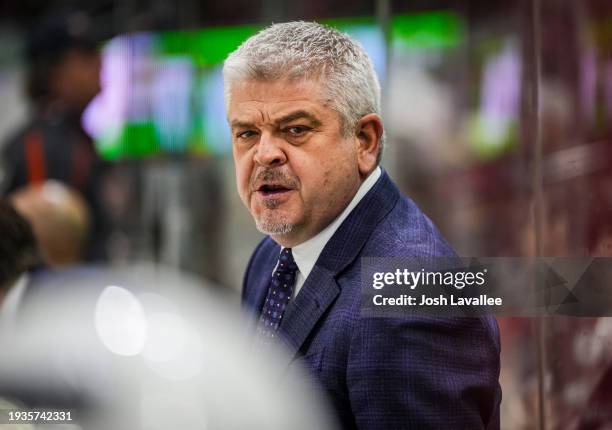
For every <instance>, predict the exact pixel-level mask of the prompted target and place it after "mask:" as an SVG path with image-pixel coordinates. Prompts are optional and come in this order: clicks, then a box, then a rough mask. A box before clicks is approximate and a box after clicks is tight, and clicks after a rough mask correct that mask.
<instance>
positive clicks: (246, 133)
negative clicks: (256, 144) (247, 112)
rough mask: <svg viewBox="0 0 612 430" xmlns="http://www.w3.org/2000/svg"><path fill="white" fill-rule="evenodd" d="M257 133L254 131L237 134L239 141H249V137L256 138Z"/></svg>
mask: <svg viewBox="0 0 612 430" xmlns="http://www.w3.org/2000/svg"><path fill="white" fill-rule="evenodd" d="M255 134H256V133H255V132H254V131H253V130H247V131H241V132H238V133H236V137H237V138H238V139H248V138H249V137H253V136H255Z"/></svg>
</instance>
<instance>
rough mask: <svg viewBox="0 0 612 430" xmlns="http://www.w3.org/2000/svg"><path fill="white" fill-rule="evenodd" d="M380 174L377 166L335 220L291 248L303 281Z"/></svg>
mask: <svg viewBox="0 0 612 430" xmlns="http://www.w3.org/2000/svg"><path fill="white" fill-rule="evenodd" d="M381 174H382V172H381V169H380V167H378V166H377V167H376V169H374V171H373V172H372V173H370V175H369V176H368V177H367V178H366V180H365V181H363V183H362V184H361V186H360V187H359V189H358V190H357V193H356V194H355V196H354V197H353V199H352V200H351V202H350V203H349V204H348V206H347V207H346V208H344V210H343V211H342V213H341V214H340V215H339V216H338V217H337V218H336V219H335V220H333V221H332V222H331V223H330V224H329V225H328V226H327V227H325V228H324V229H323V230H321V231H320V232H319V233H318V234H317V235H316V236H314V237H312V238H310V239H308V240H307V241H306V242H304V243H300V244H299V245H296V246H294V247H293V248H291V251H292V254H293V259H294V260H295V263H296V264H297V266H298V269H299V270H300V274H301V275H302V276H303V277H304V279H306V278H308V275H310V272H311V271H312V268H313V267H314V265H315V263H316V262H317V260H318V258H319V255H321V252H323V248H325V245H326V244H327V242H328V241H329V240H330V239H331V238H332V236H333V235H334V233H335V232H336V230H338V228H339V227H340V225H341V224H342V222H343V221H344V220H345V219H346V217H348V216H349V214H350V213H351V212H352V211H353V209H355V206H357V204H358V203H359V202H360V201H361V199H363V197H364V196H365V195H366V194H367V193H368V191H370V189H372V187H373V186H374V184H375V183H376V181H377V180H378V178H380V175H381Z"/></svg>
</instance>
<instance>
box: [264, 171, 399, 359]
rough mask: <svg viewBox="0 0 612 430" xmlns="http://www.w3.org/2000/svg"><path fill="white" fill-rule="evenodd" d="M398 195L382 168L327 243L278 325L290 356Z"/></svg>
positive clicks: (311, 326) (329, 304) (310, 328)
mask: <svg viewBox="0 0 612 430" xmlns="http://www.w3.org/2000/svg"><path fill="white" fill-rule="evenodd" d="M399 196H400V194H399V191H398V190H397V188H396V187H395V185H394V184H393V182H391V180H390V179H389V176H388V175H387V173H386V172H384V171H383V174H382V176H381V177H380V179H379V180H378V181H377V182H376V184H375V185H374V187H373V188H372V189H371V190H370V191H369V192H368V193H367V194H366V195H365V196H364V197H363V199H362V200H361V201H360V202H359V204H358V205H357V206H356V207H355V209H354V210H353V212H351V214H350V215H349V216H348V217H347V218H346V219H345V220H344V222H343V223H342V225H341V226H340V227H339V228H338V230H337V231H336V233H334V235H333V236H332V238H331V239H330V241H329V242H328V243H327V245H325V248H324V249H323V252H321V255H320V256H319V259H318V260H317V263H316V264H315V266H314V268H313V269H312V272H310V275H309V276H308V279H306V282H305V283H304V285H303V287H302V289H301V290H300V293H299V294H298V295H297V297H296V299H295V301H294V302H293V305H291V306H289V308H288V309H287V310H286V313H285V316H284V318H283V321H282V323H281V325H280V327H279V331H280V335H281V336H280V337H281V338H282V339H283V341H284V342H285V344H286V346H287V347H288V349H289V353H290V357H288V358H290V359H293V357H295V355H296V354H297V352H298V351H299V350H300V348H301V346H302V345H303V343H304V341H305V340H306V339H307V338H308V336H309V334H310V333H311V332H312V330H313V328H314V326H315V325H316V323H317V321H318V320H319V319H320V318H321V316H322V315H323V313H324V312H325V311H326V309H327V308H328V307H329V306H331V304H332V303H333V302H334V300H335V299H336V297H337V296H338V294H339V293H340V287H339V285H338V283H337V282H336V277H337V276H338V275H339V274H340V272H342V270H344V269H345V268H346V267H347V266H348V265H349V264H350V263H352V262H353V261H354V260H355V259H356V258H357V256H358V255H359V253H360V252H361V249H362V248H363V246H364V245H365V243H366V241H367V239H368V238H369V237H370V235H371V234H372V231H374V228H375V227H376V225H378V223H379V222H380V221H381V220H382V218H383V217H384V216H385V215H387V214H388V213H389V211H390V210H391V209H392V208H393V206H395V204H396V203H397V201H398V199H399ZM271 270H272V269H271ZM262 303H263V299H262Z"/></svg>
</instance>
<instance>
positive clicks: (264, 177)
mask: <svg viewBox="0 0 612 430" xmlns="http://www.w3.org/2000/svg"><path fill="white" fill-rule="evenodd" d="M266 182H274V183H279V184H281V185H283V186H285V187H287V188H297V186H298V184H299V182H298V180H297V179H296V178H293V177H291V176H289V175H287V174H286V173H285V172H283V171H282V170H277V169H274V170H262V171H260V172H259V173H257V174H256V175H255V176H253V177H252V178H251V181H250V184H249V186H250V188H251V190H256V189H257V188H259V185H260V184H262V183H266Z"/></svg>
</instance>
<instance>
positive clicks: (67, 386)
mask: <svg viewBox="0 0 612 430" xmlns="http://www.w3.org/2000/svg"><path fill="white" fill-rule="evenodd" d="M28 289H29V291H28V294H27V297H28V299H27V300H26V301H25V302H24V309H23V311H22V315H21V317H22V318H21V320H20V321H19V325H18V329H16V330H15V331H12V332H9V333H3V334H2V335H1V337H0V350H2V351H3V353H2V354H1V355H0V410H8V409H19V410H21V411H26V410H30V409H70V410H73V411H74V413H73V418H74V421H73V422H72V423H71V424H69V425H64V424H61V425H59V424H54V425H52V426H50V428H54V429H55V430H59V429H62V428H66V429H68V428H70V429H79V428H82V429H110V428H112V429H151V430H153V429H160V430H161V429H164V430H167V429H288V428H291V429H321V430H325V429H332V428H335V427H333V426H332V423H331V420H330V418H329V414H328V412H327V409H326V406H325V405H324V403H323V402H322V401H321V398H320V396H319V394H318V392H317V391H316V389H315V388H314V387H313V386H311V385H310V384H309V382H307V378H306V377H305V376H304V375H301V374H297V373H296V372H293V371H292V372H287V369H283V368H282V367H281V365H280V364H278V363H279V361H281V360H279V357H281V354H284V351H281V350H272V351H267V352H263V353H262V352H257V353H254V351H253V350H252V348H251V345H250V343H249V341H248V338H247V336H245V335H246V331H245V330H244V328H243V327H244V325H243V324H242V323H243V322H245V317H244V316H242V315H240V314H239V313H238V311H237V310H236V309H235V307H234V306H232V305H230V304H229V303H227V302H226V300H224V297H221V296H218V295H217V294H216V293H214V292H211V291H214V290H206V289H204V288H202V285H201V283H199V281H198V282H196V281H195V280H194V279H191V278H188V277H186V276H185V275H182V274H180V273H176V272H172V271H170V270H168V269H164V270H161V269H159V268H157V269H155V268H152V267H138V268H129V269H125V270H113V271H110V270H106V269H75V270H70V271H66V272H57V273H56V274H51V275H48V276H43V277H42V279H38V280H36V279H35V280H34V281H33V282H32V283H31V285H29V286H28ZM1 428H10V429H18V428H46V426H41V425H37V426H33V425H31V424H27V425H23V426H21V427H19V426H16V425H14V424H11V425H7V424H6V422H4V423H0V429H1Z"/></svg>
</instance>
